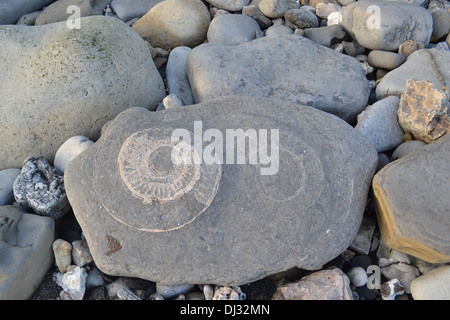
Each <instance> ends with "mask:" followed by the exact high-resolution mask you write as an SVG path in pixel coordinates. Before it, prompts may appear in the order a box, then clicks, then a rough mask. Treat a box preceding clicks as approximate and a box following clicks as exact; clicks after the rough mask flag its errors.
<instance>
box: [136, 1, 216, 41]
mask: <svg viewBox="0 0 450 320" xmlns="http://www.w3.org/2000/svg"><path fill="white" fill-rule="evenodd" d="M210 22H211V18H210V15H209V12H208V9H207V8H206V6H205V5H204V4H203V2H202V1H200V0H165V1H163V2H161V3H159V4H157V5H156V6H154V7H153V8H152V9H151V10H150V11H149V12H148V13H147V14H146V15H144V16H143V17H142V18H140V19H139V20H138V21H137V22H136V23H134V24H133V26H132V28H133V29H134V30H135V31H136V32H137V33H139V35H140V36H141V37H142V38H143V39H144V40H147V41H148V42H150V44H151V45H152V46H153V47H159V48H163V49H165V50H170V49H173V48H175V47H178V46H186V47H191V48H192V47H195V46H198V45H199V44H201V43H203V41H205V39H206V33H207V31H208V27H209V24H210Z"/></svg>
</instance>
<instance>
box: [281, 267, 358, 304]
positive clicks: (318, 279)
mask: <svg viewBox="0 0 450 320" xmlns="http://www.w3.org/2000/svg"><path fill="white" fill-rule="evenodd" d="M272 300H353V296H352V290H351V289H350V280H349V279H348V277H347V276H346V275H345V273H343V272H342V270H341V269H339V268H333V269H326V270H321V271H316V272H314V273H312V274H310V275H308V276H306V277H303V278H302V279H300V280H298V281H296V282H292V283H288V284H284V285H282V286H279V287H278V288H277V291H276V292H275V294H274V295H273V297H272Z"/></svg>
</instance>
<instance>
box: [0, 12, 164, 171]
mask: <svg viewBox="0 0 450 320" xmlns="http://www.w3.org/2000/svg"><path fill="white" fill-rule="evenodd" d="M81 26H82V27H81V29H79V30H77V29H74V30H70V29H69V28H67V25H66V23H65V22H60V23H52V24H48V25H43V26H32V27H31V26H0V43H1V44H2V47H1V50H0V74H1V75H2V77H3V79H4V80H3V81H0V136H1V137H2V139H1V141H0V169H4V168H20V167H22V163H23V161H24V160H25V159H26V158H27V157H29V156H33V157H36V156H42V157H45V158H47V159H48V160H49V161H51V162H52V161H53V157H54V156H55V153H56V151H57V150H58V148H59V147H60V146H61V145H62V144H63V143H64V142H65V141H66V140H67V139H69V138H70V137H73V136H76V135H81V136H85V137H87V138H88V139H90V140H93V141H95V140H96V139H97V138H98V136H99V135H100V130H101V127H102V126H103V124H105V123H106V122H107V121H108V120H111V119H112V118H114V117H115V116H116V115H117V114H118V113H120V112H121V111H123V110H125V109H126V108H128V107H131V106H141V107H145V108H149V109H152V110H154V109H156V107H157V106H158V104H159V102H161V100H162V99H163V98H164V95H165V91H164V84H163V80H162V78H161V76H160V74H159V73H158V71H157V70H156V68H155V65H154V63H153V60H152V58H151V56H150V52H149V49H148V46H147V45H146V43H145V41H143V40H142V39H141V38H140V37H139V35H138V34H137V33H136V32H134V31H133V30H132V29H131V28H129V27H128V26H127V25H126V24H124V23H123V22H121V21H120V20H118V19H115V18H110V17H104V16H93V17H86V18H81Z"/></svg>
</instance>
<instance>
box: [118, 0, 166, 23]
mask: <svg viewBox="0 0 450 320" xmlns="http://www.w3.org/2000/svg"><path fill="white" fill-rule="evenodd" d="M162 1H163V0H112V1H111V4H110V6H111V9H112V10H114V12H115V14H116V15H117V16H118V17H119V19H120V20H122V21H125V22H127V21H130V20H132V19H134V18H140V17H142V16H144V15H145V14H146V13H147V12H149V11H150V9H151V8H153V7H154V6H156V5H157V4H158V3H160V2H162Z"/></svg>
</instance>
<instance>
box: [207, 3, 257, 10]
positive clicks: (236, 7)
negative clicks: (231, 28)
mask: <svg viewBox="0 0 450 320" xmlns="http://www.w3.org/2000/svg"><path fill="white" fill-rule="evenodd" d="M206 2H208V3H210V4H211V5H213V6H214V7H217V8H220V9H224V10H228V11H233V12H234V11H240V10H242V8H243V7H245V6H246V5H248V4H249V3H250V0H206Z"/></svg>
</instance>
